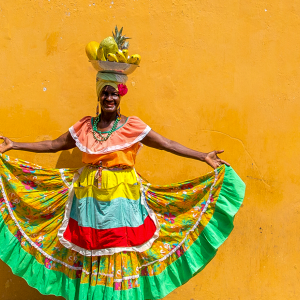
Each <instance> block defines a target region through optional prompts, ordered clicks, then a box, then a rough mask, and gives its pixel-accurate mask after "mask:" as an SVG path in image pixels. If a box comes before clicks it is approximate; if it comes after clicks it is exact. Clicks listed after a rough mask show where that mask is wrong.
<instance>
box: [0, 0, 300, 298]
mask: <svg viewBox="0 0 300 300" xmlns="http://www.w3.org/2000/svg"><path fill="white" fill-rule="evenodd" d="M93 1H94V2H93ZM93 1H90V0H80V1H79V0H73V1H72V0H64V1H55V0H35V1H33V0H32V1H28V0H15V1H4V0H3V1H1V2H0V28H1V30H0V51H1V54H0V66H1V67H0V99H1V100H0V101H1V105H0V134H3V135H6V136H8V137H10V138H12V139H13V140H15V141H40V140H45V139H52V138H56V137H57V136H58V135H60V134H62V133H64V132H65V131H67V129H68V128H69V126H71V125H72V124H73V123H75V122H76V121H77V120H79V119H80V118H81V117H83V116H85V115H90V114H94V112H95V107H96V96H95V75H96V72H95V71H94V70H93V68H92V66H91V65H90V64H89V62H88V60H87V57H86V56H85V51H84V48H85V45H86V44H87V43H88V42H89V41H92V40H96V41H99V42H100V41H101V40H102V39H103V38H105V37H106V36H108V35H110V34H111V31H112V30H113V28H114V26H115V25H116V24H117V25H118V26H124V31H125V33H126V34H127V35H128V36H130V37H132V38H133V39H132V40H131V41H130V50H131V51H132V52H135V53H140V54H141V56H142V63H141V68H139V69H138V70H137V71H136V72H135V73H134V74H133V75H132V76H130V78H129V82H128V87H129V93H128V95H127V96H126V97H124V99H123V101H122V102H123V103H122V108H121V111H122V113H123V114H125V115H138V116H139V117H140V118H141V119H142V120H144V121H145V122H146V123H148V124H149V125H150V126H151V127H152V128H153V129H154V130H156V131H157V132H159V133H161V134H163V135H165V136H167V137H169V138H171V139H174V140H176V141H178V142H181V143H183V144H185V145H187V146H189V147H192V148H194V149H199V150H200V151H204V152H206V151H210V150H214V149H224V150H225V153H224V155H222V157H223V158H224V159H226V160H227V161H229V162H230V163H231V164H232V166H233V167H234V169H235V170H236V171H237V172H238V174H239V175H240V176H241V178H242V179H243V180H244V181H245V182H246V184H247V192H246V198H245V201H244V205H243V207H242V209H241V210H240V212H239V214H238V215H237V217H236V220H235V229H234V231H233V233H232V234H231V236H230V237H229V239H228V241H227V242H226V243H225V244H224V245H223V247H221V249H220V250H219V252H218V254H217V256H216V257H215V258H214V259H213V260H212V262H211V263H210V264H209V265H208V266H207V267H206V268H205V269H204V271H202V272H201V273H200V274H198V275H197V276H196V277H195V278H193V279H192V280H191V281H189V282H188V283H187V284H185V285H184V286H182V287H181V288H179V289H177V290H176V291H174V292H173V293H172V294H170V295H169V296H167V297H166V299H170V300H171V299H175V300H179V299H180V300H181V299H193V300H198V299H199V300H200V299H209V300H217V299H222V300H223V299H234V300H236V299H242V300H253V299H272V300H277V299H299V294H300V285H299V280H300V272H299V270H300V265H299V259H300V256H299V254H298V253H299V249H300V239H299V225H300V218H299V216H300V199H299V194H300V186H299V171H298V168H299V153H298V149H299V148H300V147H299V146H300V139H299V133H298V131H299V125H300V121H299V109H300V101H299V93H300V89H299V82H300V78H299V77H300V76H299V66H300V54H299V53H300V46H299V45H300V34H299V32H300V31H299V30H300V19H299V15H300V2H299V1H295V0H290V1H283V0H265V1H258V0H249V1H236V0H229V1H223V0H211V1H195V0H172V1H171V0H168V1H167V0H150V1H142V0H133V1H132V0H131V1H124V0H112V1H106V0H101V1H100V0H98V1H96V0H93ZM9 155H11V156H17V157H19V158H23V159H26V160H29V161H32V162H35V163H38V164H41V165H44V166H49V167H67V166H70V167H73V166H79V165H80V153H79V152H78V151H76V150H74V151H70V152H63V153H57V154H32V153H26V152H10V153H9ZM137 170H138V171H139V172H140V173H141V174H143V175H144V176H145V177H146V178H148V179H149V180H150V181H152V182H154V183H170V182H172V181H180V180H183V179H188V178H191V177H195V176H198V175H201V174H203V173H205V172H207V171H208V170H209V168H208V167H207V166H206V165H204V164H203V163H200V162H195V161H191V160H188V159H184V158H179V157H175V156H173V155H171V154H167V153H162V152H160V151H157V150H151V149H146V148H145V149H144V150H143V151H142V152H141V154H140V156H139V159H138V163H137ZM0 267H1V269H0V290H1V292H0V299H5V300H6V299H8V300H14V299H22V300H27V299H28V300H29V299H30V300H36V299H39V300H41V299H45V300H51V299H52V300H54V299H58V298H56V297H54V296H40V294H39V293H38V292H37V291H36V290H34V289H32V288H30V287H28V286H27V285H26V283H25V281H24V280H23V279H20V278H17V277H15V276H13V275H12V273H11V271H10V269H9V268H8V267H7V266H6V265H4V264H3V263H1V264H0Z"/></svg>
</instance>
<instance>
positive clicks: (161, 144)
mask: <svg viewBox="0 0 300 300" xmlns="http://www.w3.org/2000/svg"><path fill="white" fill-rule="evenodd" d="M142 143H143V144H144V145H146V146H149V147H152V148H155V149H159V150H165V151H168V152H171V153H173V154H176V155H179V156H183V157H186V158H192V159H196V160H200V161H203V162H206V163H207V164H208V165H209V166H211V167H212V168H214V169H216V168H217V167H219V166H220V165H222V164H226V165H227V166H229V163H227V162H226V161H225V160H222V159H220V158H219V157H218V154H220V153H222V152H224V151H223V150H220V151H212V152H209V153H203V152H198V151H195V150H192V149H189V148H187V147H185V146H183V145H181V144H179V143H177V142H174V141H171V140H169V139H167V138H165V137H163V136H162V135H160V134H158V133H157V132H155V131H153V130H151V131H150V132H149V133H148V134H147V135H146V136H145V138H144V139H143V140H142Z"/></svg>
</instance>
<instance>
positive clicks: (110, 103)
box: [104, 100, 116, 108]
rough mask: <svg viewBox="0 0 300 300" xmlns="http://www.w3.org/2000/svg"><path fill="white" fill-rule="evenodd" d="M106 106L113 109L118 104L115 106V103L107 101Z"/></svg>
mask: <svg viewBox="0 0 300 300" xmlns="http://www.w3.org/2000/svg"><path fill="white" fill-rule="evenodd" d="M104 105H105V106H106V107H109V108H111V107H114V106H115V105H116V104H115V101H107V100H105V101H104Z"/></svg>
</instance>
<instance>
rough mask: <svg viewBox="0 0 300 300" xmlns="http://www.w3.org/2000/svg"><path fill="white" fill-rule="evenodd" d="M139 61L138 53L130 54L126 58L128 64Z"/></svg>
mask: <svg viewBox="0 0 300 300" xmlns="http://www.w3.org/2000/svg"><path fill="white" fill-rule="evenodd" d="M140 62H141V56H140V55H139V54H134V55H131V56H130V58H129V59H128V63H129V64H134V65H139V64H140Z"/></svg>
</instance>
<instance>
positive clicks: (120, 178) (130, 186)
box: [74, 166, 140, 201]
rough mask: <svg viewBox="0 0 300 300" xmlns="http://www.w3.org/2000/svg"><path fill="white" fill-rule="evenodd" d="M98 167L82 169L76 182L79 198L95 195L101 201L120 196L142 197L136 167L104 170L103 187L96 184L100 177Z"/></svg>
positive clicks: (76, 191)
mask: <svg viewBox="0 0 300 300" xmlns="http://www.w3.org/2000/svg"><path fill="white" fill-rule="evenodd" d="M97 171H98V169H97V168H93V167H91V166H87V167H85V168H84V169H83V170H82V173H81V174H80V177H79V179H78V180H77V181H76V182H75V183H74V189H75V194H76V197H77V198H78V199H81V198H84V197H93V198H94V199H97V200H99V201H111V200H114V199H116V198H119V197H125V198H127V199H131V200H138V199H139V198H140V186H139V184H137V178H136V173H135V170H134V169H125V170H119V171H110V170H105V169H104V170H102V180H101V182H102V188H101V189H99V188H98V187H97V186H96V185H97V183H98V179H95V177H96V175H97Z"/></svg>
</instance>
